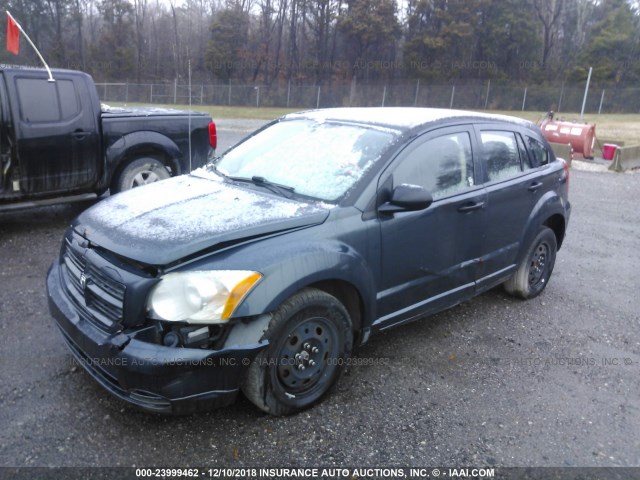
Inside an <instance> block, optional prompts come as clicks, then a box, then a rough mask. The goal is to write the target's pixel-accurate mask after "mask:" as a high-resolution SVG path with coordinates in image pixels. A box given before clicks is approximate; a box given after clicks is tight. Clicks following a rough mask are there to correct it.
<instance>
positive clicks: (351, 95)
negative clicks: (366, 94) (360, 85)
mask: <svg viewBox="0 0 640 480" xmlns="http://www.w3.org/2000/svg"><path fill="white" fill-rule="evenodd" d="M355 95H356V76H355V75H354V76H353V77H352V78H351V91H350V92H349V106H350V107H352V106H353V98H354V97H355Z"/></svg>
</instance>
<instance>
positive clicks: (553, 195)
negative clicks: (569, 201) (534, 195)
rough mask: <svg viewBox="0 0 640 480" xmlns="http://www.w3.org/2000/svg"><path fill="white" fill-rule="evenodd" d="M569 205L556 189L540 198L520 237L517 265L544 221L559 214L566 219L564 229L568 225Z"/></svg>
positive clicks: (559, 242)
mask: <svg viewBox="0 0 640 480" xmlns="http://www.w3.org/2000/svg"><path fill="white" fill-rule="evenodd" d="M567 211H568V208H567V205H565V201H564V200H563V198H562V197H561V196H560V195H559V194H558V192H556V191H549V192H546V193H545V194H544V195H542V197H540V199H539V200H538V203H536V205H535V206H534V207H533V209H532V210H531V214H530V215H529V218H528V220H527V223H526V226H525V228H524V231H523V232H522V236H521V237H520V251H519V252H518V255H517V257H516V265H518V264H519V263H520V261H521V260H522V258H523V256H524V255H525V254H526V252H527V249H528V248H529V245H530V243H531V241H532V240H533V238H534V237H535V236H536V234H537V233H538V230H539V229H540V227H541V226H542V225H544V223H545V222H546V221H547V220H548V219H549V218H551V217H553V216H554V215H559V216H560V217H562V219H563V221H564V230H566V227H567V222H568V218H567ZM561 242H562V239H559V241H558V248H560V244H561Z"/></svg>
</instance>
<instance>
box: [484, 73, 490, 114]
mask: <svg viewBox="0 0 640 480" xmlns="http://www.w3.org/2000/svg"><path fill="white" fill-rule="evenodd" d="M490 88H491V79H489V80H488V81H487V95H486V96H485V98H484V109H485V110H486V109H487V106H488V105H489V89H490Z"/></svg>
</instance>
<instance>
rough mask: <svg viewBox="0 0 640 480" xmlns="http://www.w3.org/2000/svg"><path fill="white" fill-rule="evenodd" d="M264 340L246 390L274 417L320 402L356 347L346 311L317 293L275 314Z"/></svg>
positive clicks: (301, 296) (303, 295)
mask: <svg viewBox="0 0 640 480" xmlns="http://www.w3.org/2000/svg"><path fill="white" fill-rule="evenodd" d="M264 338H265V339H267V340H269V347H268V348H267V349H266V350H264V351H263V352H261V353H260V355H258V356H257V357H256V359H255V360H254V361H253V362H252V363H251V365H250V367H249V369H248V371H247V374H246V376H245V378H244V381H243V383H242V390H243V392H244V394H245V396H246V397H247V398H248V399H249V400H251V401H252V402H253V403H254V404H255V405H256V406H258V408H260V409H262V410H264V411H265V412H268V413H270V414H272V415H289V414H292V413H296V412H298V411H300V410H303V409H305V408H308V407H310V406H312V405H314V404H316V403H317V402H319V401H320V400H321V399H322V397H324V395H325V394H326V393H327V392H328V391H329V390H330V389H331V388H332V387H333V386H334V385H335V383H336V381H337V380H338V378H339V377H340V374H341V373H342V371H343V369H344V365H345V362H346V359H347V358H349V356H350V354H351V348H352V343H353V334H352V331H351V320H350V318H349V314H348V312H347V310H346V309H345V308H344V306H343V305H342V304H341V303H340V302H339V301H338V300H337V299H336V298H335V297H333V296H332V295H329V294H328V293H326V292H323V291H321V290H317V289H313V288H307V289H305V290H302V291H301V292H299V293H297V294H296V295H294V296H292V297H291V298H290V299H289V300H287V301H286V302H284V303H283V304H282V305H281V306H280V307H279V308H278V309H277V310H276V311H275V312H274V314H273V318H272V319H271V322H270V323H269V327H268V329H267V331H266V332H265V334H264Z"/></svg>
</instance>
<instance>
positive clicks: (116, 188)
mask: <svg viewBox="0 0 640 480" xmlns="http://www.w3.org/2000/svg"><path fill="white" fill-rule="evenodd" d="M170 176H171V175H170V174H169V171H168V170H167V168H166V167H165V166H164V164H163V163H162V162H161V161H159V160H156V159H155V158H151V157H145V158H139V159H137V160H134V161H133V162H131V163H129V164H128V165H126V166H125V167H124V168H123V169H122V171H121V172H120V175H118V177H117V178H116V179H115V180H114V182H113V185H112V187H111V193H118V192H123V191H125V190H130V189H132V188H135V187H140V186H142V185H147V184H149V183H154V182H158V181H160V180H165V179H167V178H169V177H170Z"/></svg>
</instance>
